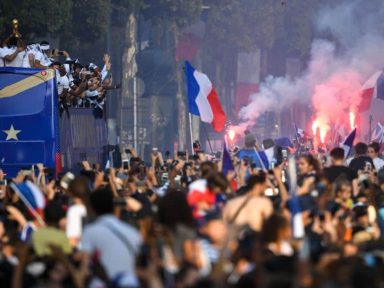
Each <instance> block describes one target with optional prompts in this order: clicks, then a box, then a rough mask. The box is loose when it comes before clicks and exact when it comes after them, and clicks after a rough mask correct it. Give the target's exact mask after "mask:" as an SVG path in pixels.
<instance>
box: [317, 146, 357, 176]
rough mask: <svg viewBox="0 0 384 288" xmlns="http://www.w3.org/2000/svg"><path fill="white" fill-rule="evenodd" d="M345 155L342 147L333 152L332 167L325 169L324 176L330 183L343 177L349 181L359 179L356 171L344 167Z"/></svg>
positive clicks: (334, 149)
mask: <svg viewBox="0 0 384 288" xmlns="http://www.w3.org/2000/svg"><path fill="white" fill-rule="evenodd" d="M344 153H345V152H344V149H343V148H340V147H336V148H333V149H332V150H331V153H330V156H331V166H329V167H326V168H324V176H325V178H327V179H328V180H329V182H330V183H333V182H334V181H335V180H336V179H339V178H341V177H344V178H346V179H348V180H349V181H352V180H353V179H354V178H356V177H357V174H356V171H354V170H352V169H351V168H349V167H347V166H345V165H344V163H345V162H344V160H345V159H344Z"/></svg>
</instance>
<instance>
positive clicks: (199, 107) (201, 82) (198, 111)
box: [185, 61, 226, 132]
mask: <svg viewBox="0 0 384 288" xmlns="http://www.w3.org/2000/svg"><path fill="white" fill-rule="evenodd" d="M185 73H186V76H187V86H188V102H189V113H191V114H193V115H197V116H200V118H201V121H203V122H206V123H211V124H212V126H213V129H214V130H215V131H216V132H220V131H222V130H223V129H224V125H225V120H226V116H225V113H224V111H223V109H222V108H221V104H220V101H219V97H218V96H217V93H216V91H215V89H214V88H213V86H212V83H211V81H210V80H209V78H208V77H207V75H205V74H203V73H201V72H199V71H197V70H195V68H193V67H192V65H191V64H190V63H189V62H188V61H185Z"/></svg>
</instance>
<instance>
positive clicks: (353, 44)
mask: <svg viewBox="0 0 384 288" xmlns="http://www.w3.org/2000/svg"><path fill="white" fill-rule="evenodd" d="M337 3H339V4H337V5H334V6H332V7H331V6H328V7H323V8H322V9H321V10H320V11H319V13H318V16H317V17H316V20H315V21H316V22H315V23H314V25H315V27H316V28H317V31H318V32H319V33H326V34H327V35H328V37H327V38H328V40H327V39H321V38H318V39H315V40H314V41H313V42H312V47H311V53H310V61H309V63H308V65H307V69H306V70H305V71H304V73H303V74H302V75H301V76H300V77H298V78H296V79H290V78H289V77H273V76H268V77H267V78H266V80H265V81H264V83H262V84H261V85H260V90H259V92H258V93H256V94H253V95H251V97H250V103H249V104H248V105H247V106H245V107H243V108H242V109H241V111H240V113H239V117H240V119H241V120H242V121H243V123H242V124H241V126H242V127H245V126H247V125H248V126H249V125H253V124H254V123H255V122H256V120H257V118H258V117H259V116H260V115H261V114H262V113H264V112H266V111H276V112H279V111H280V110H281V109H283V108H285V107H287V106H289V105H291V104H293V103H296V102H298V101H300V102H302V103H311V104H312V107H313V112H314V115H313V118H314V119H313V120H314V126H316V127H313V128H315V129H316V128H319V129H320V132H321V134H324V135H325V134H326V133H327V132H328V131H329V129H330V127H331V126H332V125H334V124H335V123H349V119H350V114H351V113H353V114H356V113H358V106H359V104H360V102H361V94H360V92H361V87H362V84H363V83H364V82H365V81H366V80H367V78H368V77H370V76H371V75H372V74H373V73H374V72H376V71H377V70H380V69H382V65H383V62H384V57H383V52H382V51H383V47H384V37H383V32H384V21H383V19H384V1H379V0H374V1H364V0H358V1H342V2H339V1H337ZM329 39H333V40H332V41H331V40H329Z"/></svg>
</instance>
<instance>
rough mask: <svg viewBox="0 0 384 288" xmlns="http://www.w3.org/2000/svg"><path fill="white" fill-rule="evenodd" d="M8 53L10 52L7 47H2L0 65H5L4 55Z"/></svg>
mask: <svg viewBox="0 0 384 288" xmlns="http://www.w3.org/2000/svg"><path fill="white" fill-rule="evenodd" d="M8 54H9V53H8V48H7V47H3V48H0V67H4V57H5V56H7V55H8Z"/></svg>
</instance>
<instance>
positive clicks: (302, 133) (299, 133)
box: [294, 124, 306, 139]
mask: <svg viewBox="0 0 384 288" xmlns="http://www.w3.org/2000/svg"><path fill="white" fill-rule="evenodd" d="M294 125H295V132H296V135H295V136H296V138H297V139H301V138H304V137H305V136H306V135H305V131H304V130H303V129H301V128H299V127H297V126H296V124H294Z"/></svg>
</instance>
